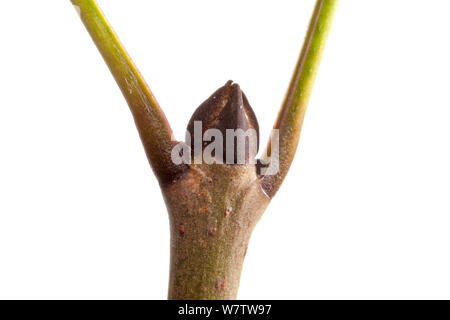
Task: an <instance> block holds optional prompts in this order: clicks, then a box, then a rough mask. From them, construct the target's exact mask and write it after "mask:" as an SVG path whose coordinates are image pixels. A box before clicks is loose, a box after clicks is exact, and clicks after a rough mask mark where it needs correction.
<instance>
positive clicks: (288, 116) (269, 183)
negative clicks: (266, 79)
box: [261, 0, 338, 197]
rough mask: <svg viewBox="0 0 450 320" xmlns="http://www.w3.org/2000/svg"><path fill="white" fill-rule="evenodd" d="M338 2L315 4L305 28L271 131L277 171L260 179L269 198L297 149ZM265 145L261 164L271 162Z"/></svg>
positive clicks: (269, 150)
mask: <svg viewBox="0 0 450 320" xmlns="http://www.w3.org/2000/svg"><path fill="white" fill-rule="evenodd" d="M337 3H338V0H318V1H317V3H316V7H315V9H314V13H313V15H312V18H311V22H310V24H309V28H308V33H307V35H306V38H305V42H304V45H303V49H302V51H301V53H300V57H299V60H298V62H297V65H296V68H295V70H294V74H293V76H292V79H291V82H290V84H289V88H288V91H287V93H286V96H285V99H284V101H283V104H282V106H281V109H280V112H279V114H278V118H277V120H276V122H275V125H274V129H278V130H279V163H278V165H279V171H278V173H277V174H276V175H270V176H269V175H267V176H265V177H263V179H262V182H261V183H262V187H263V189H264V190H265V192H266V193H267V194H268V195H269V196H270V197H273V196H274V195H275V193H276V192H277V191H278V188H279V187H280V185H281V183H282V182H283V180H284V178H285V176H286V174H287V172H288V170H289V167H290V166H291V163H292V160H293V159H294V155H295V152H296V149H297V145H298V141H299V137H300V131H301V129H302V125H303V119H304V116H305V112H306V108H307V106H308V101H309V98H310V96H311V91H312V88H313V85H314V80H315V78H316V74H317V70H318V69H319V65H320V60H321V58H322V53H323V50H324V48H325V42H326V40H327V37H328V33H329V31H330V28H331V22H332V19H333V16H334V12H335V9H336V6H337ZM271 144H272V141H269V143H268V146H267V148H266V151H265V152H264V157H263V158H262V161H263V162H265V163H269V162H270V161H271V159H270V156H271Z"/></svg>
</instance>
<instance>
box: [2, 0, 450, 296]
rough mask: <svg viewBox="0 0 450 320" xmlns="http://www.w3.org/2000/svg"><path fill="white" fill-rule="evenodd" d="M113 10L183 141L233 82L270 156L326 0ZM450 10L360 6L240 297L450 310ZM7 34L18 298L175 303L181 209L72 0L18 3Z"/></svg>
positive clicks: (342, 33)
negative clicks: (175, 232)
mask: <svg viewBox="0 0 450 320" xmlns="http://www.w3.org/2000/svg"><path fill="white" fill-rule="evenodd" d="M99 5H100V6H101V7H102V8H103V10H104V12H105V14H106V15H107V17H108V18H109V20H110V22H111V23H112V25H113V26H114V28H115V29H116V31H117V33H118V34H119V36H120V38H121V39H122V41H123V42H124V44H125V46H126V48H127V49H128V51H129V53H130V54H131V56H132V57H133V58H134V60H135V62H136V64H137V65H138V67H139V68H140V70H141V72H142V73H143V75H144V77H145V78H146V79H147V81H148V83H149V85H150V87H151V88H152V90H153V92H154V94H155V96H156V97H157V98H158V100H159V102H160V104H161V105H162V107H163V109H164V111H165V113H166V115H167V118H168V119H169V121H170V123H171V125H172V127H173V129H174V131H175V134H176V136H177V137H178V138H179V139H182V137H183V136H184V130H185V127H186V125H187V122H188V120H189V118H190V116H191V114H192V112H193V111H194V110H195V108H196V107H197V106H198V105H199V104H200V103H201V102H202V101H203V100H204V99H206V98H207V97H208V96H209V95H210V94H211V93H212V92H213V91H214V90H215V89H217V88H218V87H220V86H221V85H223V84H224V83H225V82H226V81H227V80H229V79H232V80H234V81H236V82H238V83H239V84H240V85H241V87H242V89H243V90H244V92H245V93H246V95H247V96H248V97H249V100H250V103H251V104H252V106H253V108H254V110H255V112H256V114H257V116H258V119H259V123H260V127H261V131H262V141H263V142H264V144H265V141H266V140H267V137H268V133H269V131H270V129H271V127H272V124H273V122H274V120H275V117H276V115H277V112H278V108H279V105H280V103H281V100H282V98H283V95H284V92H285V89H286V87H287V84H288V82H289V79H290V75H291V72H292V69H293V67H294V65H295V62H296V60H297V56H298V53H299V50H300V48H301V45H302V41H303V37H304V34H305V31H306V27H307V24H308V21H309V17H310V14H311V12H312V9H313V6H314V1H313V0H302V1H261V0H253V1H250V0H247V1H238V0H227V1H211V0H202V1H200V0H191V1H185V0H179V1H167V0H166V1H143V0H141V1H138V0H134V1H131V0H128V1H119V0H108V1H106V0H101V1H99ZM449 10H450V4H449V2H448V1H444V0H441V1H438V0H433V1H425V0H421V1H411V0H395V1H392V0H378V1H374V0H372V1H369V0H365V1H361V0H342V1H341V2H340V6H339V8H338V11H337V14H336V18H335V23H334V26H333V29H332V32H331V35H330V39H329V41H328V45H327V49H326V51H325V55H324V58H323V63H322V65H321V68H320V72H319V75H318V79H317V82H316V85H315V89H314V92H313V96H312V98H311V101H310V106H309V109H308V113H307V116H306V120H305V125H304V128H303V132H302V137H301V142H300V146H299V150H298V153H297V157H296V159H295V161H294V163H293V165H292V168H291V170H290V172H289V175H288V177H287V179H286V181H285V183H284V185H283V186H282V188H281V190H280V192H279V193H278V194H277V196H276V197H275V198H274V200H273V201H272V203H271V205H270V206H269V208H268V210H267V211H266V213H265V215H264V217H263V218H262V220H261V222H260V223H259V225H258V226H257V228H256V230H255V232H254V234H253V237H252V241H251V244H250V247H249V250H248V254H247V259H246V262H245V266H244V271H243V274H242V280H241V287H240V291H239V296H238V297H239V298H241V299H259V298H263V299H278V298H285V299H304V298H306V299H315V298H325V299H328V298H339V299H347V298H362V299H366V298H376V299H377V298H387V299H390V298H450V272H449V270H450V256H449V247H450V232H449V229H450V201H449V194H450V168H449V163H450V150H449V139H450V126H449V123H450V97H449V80H450V79H449V77H450V59H449V57H450V41H449V40H448V39H449V32H450V20H449V19H448V12H449ZM0 35H1V44H0V298H39V299H47V298H58V299H66V298H75V299H78V298H85V299H91V298H92V299H93V298H102V299H109V298H125V299H128V298H133V299H165V298H166V295H167V282H168V266H169V232H168V218H167V214H166V211H165V206H164V203H163V200H162V197H161V194H160V191H159V188H158V185H157V182H156V179H155V178H154V176H153V173H152V172H151V170H150V167H149V165H148V163H147V160H146V157H145V155H144V151H143V148H142V146H141V143H140V141H139V139H138V135H137V133H136V130H135V127H134V123H133V120H132V117H131V115H130V113H129V111H128V108H127V106H126V103H125V101H124V99H123V98H122V96H121V94H120V92H119V90H118V88H117V86H116V84H115V83H114V81H113V79H112V77H111V75H110V74H109V71H108V69H107V68H106V66H105V64H104V63H103V61H102V59H101V57H100V55H99V54H98V52H97V50H96V48H95V46H94V45H93V43H92V41H91V39H90V38H89V37H88V34H87V32H86V31H85V29H84V26H83V25H82V24H81V22H80V20H79V18H78V16H77V14H76V12H75V10H74V9H73V7H72V5H71V4H70V1H69V0H65V1H61V0H48V1H31V0H28V1H18V0H17V1H7V2H4V3H2V10H0Z"/></svg>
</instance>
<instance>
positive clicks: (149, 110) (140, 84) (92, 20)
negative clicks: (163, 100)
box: [71, 0, 183, 183]
mask: <svg viewBox="0 0 450 320" xmlns="http://www.w3.org/2000/svg"><path fill="white" fill-rule="evenodd" d="M71 1H72V4H73V5H74V6H75V9H76V10H77V11H78V12H79V14H80V17H81V20H82V21H83V23H84V25H85V27H86V29H87V31H88V32H89V34H90V35H91V37H92V40H93V41H94V43H95V45H96V46H97V48H98V50H99V51H100V53H101V55H102V56H103V59H104V60H105V62H106V64H107V65H108V67H109V69H110V71H111V73H112V75H113V76H114V78H115V80H116V82H117V84H118V85H119V87H120V89H121V91H122V94H123V95H124V97H125V99H126V101H127V103H128V105H129V107H130V109H131V112H132V114H133V116H134V119H135V122H136V126H137V129H138V131H139V134H140V137H141V140H142V142H143V144H144V148H145V151H146V153H147V157H148V159H149V162H150V165H151V166H152V168H153V170H154V172H155V174H156V176H157V177H158V179H159V181H160V182H163V183H164V182H166V181H171V180H173V179H174V178H175V177H176V175H177V174H179V173H180V172H181V171H182V170H183V168H178V167H175V166H174V165H172V161H171V159H170V152H171V150H172V147H173V142H172V141H171V138H172V130H171V129H170V126H169V123H168V122H167V119H166V117H165V115H164V113H163V111H162V110H161V108H160V107H159V104H158V102H157V101H156V99H155V97H154V96H153V94H152V92H151V91H150V89H149V88H148V86H147V84H146V83H145V81H144V79H143V78H142V76H141V74H140V73H139V71H138V69H137V68H136V66H135V65H134V63H133V61H132V60H131V58H130V56H129V55H128V53H127V52H126V50H125V49H124V47H123V45H122V44H121V43H120V40H119V39H118V37H117V35H116V34H115V33H114V31H113V29H112V28H111V26H110V25H109V24H108V21H107V20H106V18H105V17H104V15H103V13H102V12H101V11H100V9H99V7H98V6H97V4H96V2H95V1H94V0H71Z"/></svg>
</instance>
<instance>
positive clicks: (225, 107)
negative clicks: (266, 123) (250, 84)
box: [186, 81, 259, 164]
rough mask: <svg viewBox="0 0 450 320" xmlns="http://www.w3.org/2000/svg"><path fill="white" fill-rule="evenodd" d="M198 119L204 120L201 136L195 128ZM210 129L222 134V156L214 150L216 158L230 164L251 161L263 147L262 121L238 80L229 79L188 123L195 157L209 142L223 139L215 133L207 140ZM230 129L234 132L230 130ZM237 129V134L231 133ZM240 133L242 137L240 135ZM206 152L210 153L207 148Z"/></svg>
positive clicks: (200, 107) (196, 111) (213, 154)
mask: <svg viewBox="0 0 450 320" xmlns="http://www.w3.org/2000/svg"><path fill="white" fill-rule="evenodd" d="M196 121H199V122H200V123H201V137H197V136H196V132H195V130H194V128H195V127H194V124H195V122H196ZM197 126H198V123H197ZM208 129H217V130H218V131H220V133H221V135H222V146H223V148H222V155H220V152H216V151H217V149H215V151H213V152H212V156H214V158H215V159H216V160H219V161H221V162H222V163H227V164H232V163H233V164H244V163H246V164H247V163H249V162H250V161H253V160H254V157H255V156H256V153H257V152H258V149H259V125H258V120H257V119H256V116H255V113H254V112H253V109H252V107H251V106H250V104H249V103H248V100H247V97H246V96H245V94H244V93H243V92H242V91H241V88H240V87H239V85H238V84H237V83H233V81H228V82H227V83H226V84H225V85H224V86H223V87H221V88H220V89H218V90H217V91H216V92H214V94H213V95H212V96H211V97H209V98H208V99H207V100H206V101H205V102H203V103H202V104H201V105H200V106H199V107H198V108H197V110H195V112H194V114H193V115H192V117H191V120H190V121H189V124H188V126H187V132H188V133H189V135H190V141H189V139H188V138H187V139H186V142H187V143H188V144H189V145H190V147H191V150H192V156H194V155H195V156H196V157H198V156H199V153H200V152H203V151H204V150H205V148H207V147H208V145H209V144H211V143H213V142H215V143H218V142H219V141H217V139H216V138H215V136H214V137H213V138H211V141H203V137H204V134H205V132H206V131H207V130H208ZM227 129H231V130H232V131H231V130H228V132H227ZM237 129H241V130H242V131H241V130H237ZM249 129H250V130H249ZM236 130H237V131H236ZM233 132H234V134H235V136H234V137H232V136H230V134H232V133H233ZM198 133H199V132H197V135H198ZM243 133H244V134H243ZM227 134H228V139H227ZM239 135H240V138H238V137H239ZM198 139H200V141H198ZM255 140H256V141H255ZM196 146H197V148H196ZM205 154H207V152H206V151H205ZM227 159H228V160H227ZM230 160H231V163H230Z"/></svg>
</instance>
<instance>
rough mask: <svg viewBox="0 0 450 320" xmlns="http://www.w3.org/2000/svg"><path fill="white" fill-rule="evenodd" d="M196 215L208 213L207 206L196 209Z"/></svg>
mask: <svg viewBox="0 0 450 320" xmlns="http://www.w3.org/2000/svg"><path fill="white" fill-rule="evenodd" d="M198 213H200V214H204V213H208V207H207V206H204V207H200V208H199V209H198Z"/></svg>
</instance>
